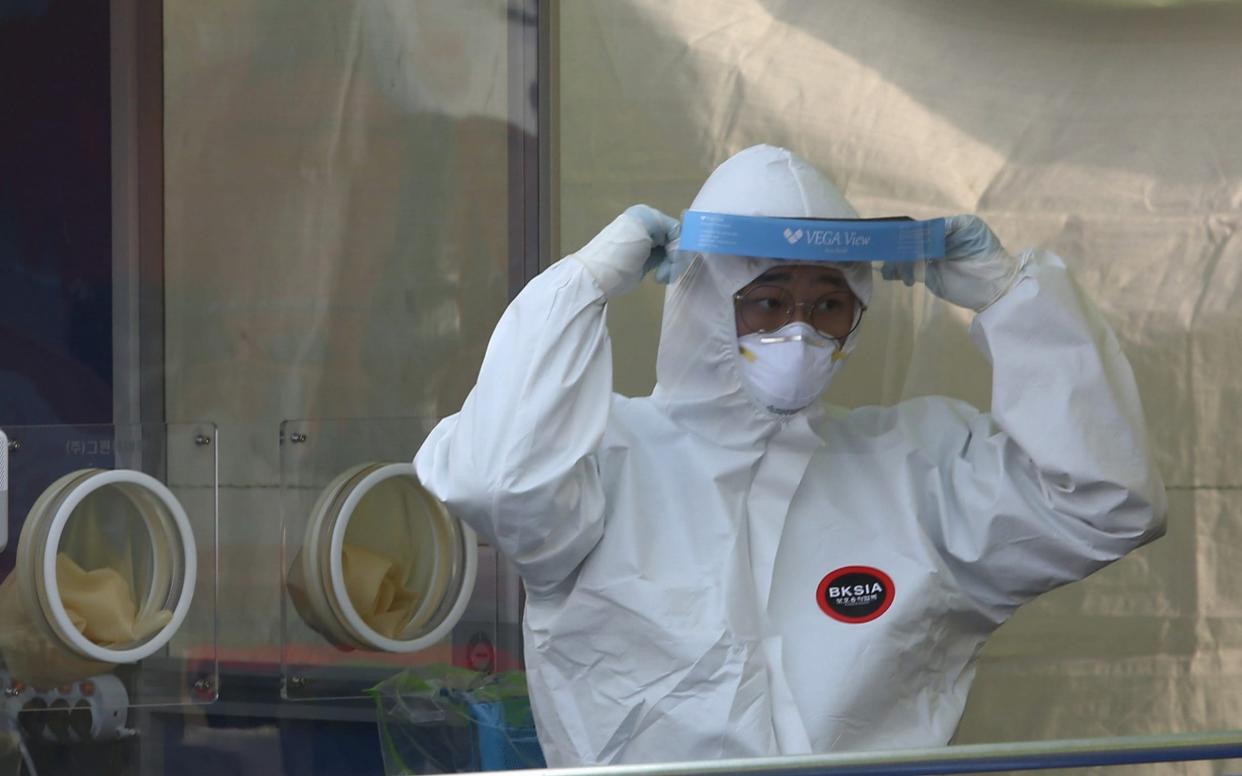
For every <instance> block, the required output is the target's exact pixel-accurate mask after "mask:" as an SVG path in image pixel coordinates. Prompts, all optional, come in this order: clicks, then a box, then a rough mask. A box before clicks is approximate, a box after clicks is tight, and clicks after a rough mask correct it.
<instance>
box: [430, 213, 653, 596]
mask: <svg viewBox="0 0 1242 776" xmlns="http://www.w3.org/2000/svg"><path fill="white" fill-rule="evenodd" d="M676 223H677V222H676V221H674V220H672V219H670V218H668V217H667V216H664V215H663V214H660V213H658V211H655V210H653V209H651V208H648V207H645V206H635V207H633V208H630V209H629V210H627V211H626V212H625V213H624V214H622V215H621V216H620V217H618V218H617V219H616V220H615V221H613V222H612V223H611V224H609V225H608V226H607V227H605V228H604V230H603V231H602V232H600V234H599V235H598V236H596V237H595V239H593V240H592V241H591V242H590V243H588V244H587V245H586V246H585V247H584V248H582V249H581V250H580V251H578V252H577V253H575V254H572V255H571V256H568V257H566V258H565V259H563V260H561V261H559V262H557V263H556V264H554V265H553V266H552V267H550V268H549V269H548V270H547V271H545V272H543V273H542V274H541V275H539V276H538V277H536V278H535V279H534V280H532V281H531V282H530V283H529V284H528V285H527V286H526V288H525V289H523V290H522V292H521V293H520V294H518V296H517V298H516V299H514V300H513V303H512V304H510V305H509V308H508V309H507V310H506V311H505V313H504V315H503V317H502V318H501V319H500V323H499V324H497V326H496V330H495V332H494V333H493V334H492V339H491V342H490V343H489V344H488V347H487V353H486V355H485V356H484V358H483V365H482V368H481V370H480V372H479V379H478V382H477V384H476V385H475V387H474V389H473V390H472V391H471V392H470V395H469V396H468V397H467V398H466V401H465V404H464V405H463V406H462V409H461V412H459V413H457V414H456V415H452V416H450V417H448V418H445V419H444V420H443V421H441V422H440V423H439V425H437V426H436V428H435V429H434V430H433V431H432V432H431V434H430V436H428V438H427V440H426V441H425V442H424V443H423V446H422V448H421V449H420V450H419V451H418V454H417V456H415V458H414V463H415V467H416V468H417V470H418V476H419V478H420V479H421V480H422V482H423V484H424V485H425V486H426V487H427V489H428V490H430V491H431V493H433V494H434V495H435V496H436V497H437V498H439V499H441V500H442V501H444V502H445V504H447V505H448V507H449V509H450V510H451V511H452V512H453V514H455V515H457V516H458V517H460V518H461V519H462V520H464V521H465V522H466V523H468V524H469V525H470V526H471V527H473V528H474V529H475V530H476V531H477V532H479V534H480V535H481V536H483V537H484V538H486V539H487V540H488V541H489V542H491V543H492V544H494V545H495V546H496V547H498V548H499V549H500V550H501V552H503V553H505V555H507V556H508V557H509V558H510V559H511V560H512V561H513V562H514V563H515V564H516V565H517V567H518V570H519V572H520V573H521V574H522V577H523V578H524V579H525V581H526V583H527V587H528V589H529V590H530V591H531V592H532V593H533V594H538V593H540V592H543V591H546V590H549V589H551V588H554V587H555V586H556V585H557V584H559V583H560V582H561V581H563V580H564V579H565V578H566V577H567V576H568V575H569V574H570V573H571V572H572V571H573V570H574V569H575V568H576V567H577V566H578V564H580V563H581V562H582V560H583V559H584V558H585V557H586V555H587V553H589V552H590V551H591V549H592V548H593V547H594V546H595V544H596V543H597V542H598V541H599V538H600V536H601V535H602V532H603V517H604V497H603V489H602V488H601V485H600V481H599V471H598V468H597V465H596V461H595V455H594V454H595V451H596V450H597V448H598V447H599V443H600V440H601V439H602V437H603V435H604V429H605V427H606V425H607V422H608V413H609V407H610V404H611V401H612V348H611V343H610V340H609V337H608V330H607V327H606V325H605V313H604V311H605V303H606V301H607V300H608V299H609V298H613V297H616V296H617V295H619V294H621V293H624V292H625V291H628V290H629V289H631V288H633V287H634V286H636V285H637V284H638V282H639V281H640V280H641V278H642V273H643V270H644V264H645V263H647V262H649V261H651V259H652V258H653V256H654V257H655V258H659V257H660V256H661V251H660V250H658V248H659V247H660V246H662V245H664V243H665V242H667V240H669V239H670V237H671V236H670V232H675V231H676Z"/></svg>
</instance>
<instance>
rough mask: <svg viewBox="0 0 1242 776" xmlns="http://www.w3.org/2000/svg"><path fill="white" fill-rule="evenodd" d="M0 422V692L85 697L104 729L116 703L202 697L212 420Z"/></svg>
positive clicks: (26, 702) (213, 680)
mask: <svg viewBox="0 0 1242 776" xmlns="http://www.w3.org/2000/svg"><path fill="white" fill-rule="evenodd" d="M4 432H5V434H6V435H7V436H8V437H9V444H10V452H11V454H10V456H9V468H8V475H9V484H10V488H9V492H8V499H9V507H10V510H11V517H12V518H13V525H12V526H11V531H12V535H13V541H12V542H10V544H9V546H8V548H7V549H6V550H5V551H4V552H3V553H2V554H0V578H2V580H3V581H0V590H2V592H0V609H3V611H4V616H3V617H2V618H0V654H2V660H0V663H2V665H0V671H2V672H3V676H2V677H0V683H2V684H3V686H4V687H5V689H6V690H8V691H10V693H9V697H10V698H14V699H15V702H20V703H19V705H21V706H22V708H33V707H36V706H37V707H43V706H47V707H48V708H64V709H70V708H72V707H74V706H75V705H77V704H79V703H82V704H86V705H88V706H90V707H91V711H92V713H93V714H96V715H99V714H105V715H107V716H108V717H109V720H112V719H113V717H114V716H115V720H116V721H115V724H113V722H111V721H110V722H109V723H108V725H109V726H110V727H109V730H111V731H112V733H116V732H117V731H118V730H120V729H121V728H124V727H125V721H126V718H127V716H128V712H127V709H128V708H137V707H145V706H168V705H182V704H202V703H210V702H211V701H213V700H215V698H216V695H217V688H218V686H219V680H218V676H217V667H216V630H215V623H216V597H215V596H216V576H215V567H216V521H217V515H216V480H215V477H216V468H217V451H218V447H219V445H218V442H217V439H216V433H215V428H214V427H213V426H212V425H211V424H203V423H197V424H169V425H165V424H159V423H151V424H143V425H136V426H110V425H79V426H8V427H5V428H4ZM18 537H20V538H18ZM53 585H54V587H53ZM40 724H41V725H42V724H43V723H40ZM48 724H51V725H52V727H55V726H56V725H58V724H60V722H59V721H56V722H49V723H48ZM92 724H95V726H96V728H98V727H99V724H102V723H99V721H98V720H96V722H95V723H92ZM114 728H115V729H114ZM95 734H96V735H98V736H102V737H108V736H106V735H105V734H104V733H103V732H101V731H100V730H96V731H95ZM109 735H110V734H109Z"/></svg>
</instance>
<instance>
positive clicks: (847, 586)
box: [815, 566, 896, 624]
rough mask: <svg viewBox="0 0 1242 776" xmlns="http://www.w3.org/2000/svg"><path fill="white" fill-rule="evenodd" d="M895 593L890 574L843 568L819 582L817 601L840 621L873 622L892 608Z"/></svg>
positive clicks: (865, 567)
mask: <svg viewBox="0 0 1242 776" xmlns="http://www.w3.org/2000/svg"><path fill="white" fill-rule="evenodd" d="M895 593H896V590H895V589H894V587H893V579H892V577H890V576H889V575H888V574H885V573H884V572H883V571H880V570H879V569H877V568H874V567H872V566H842V567H841V568H839V569H836V570H835V571H830V572H829V573H828V576H826V577H824V578H823V579H822V580H820V582H819V588H818V589H817V590H816V591H815V602H816V603H817V604H819V608H820V610H822V611H823V613H824V614H826V615H828V616H829V617H831V618H832V619H834V620H836V621H838V622H846V623H851V624H857V623H863V622H871V621H872V620H874V619H875V618H877V617H879V616H880V615H882V614H884V613H885V612H887V611H888V607H890V606H892V605H893V596H894V594H895Z"/></svg>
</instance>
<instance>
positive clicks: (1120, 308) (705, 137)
mask: <svg viewBox="0 0 1242 776" xmlns="http://www.w3.org/2000/svg"><path fill="white" fill-rule="evenodd" d="M1152 5H1155V3H1147V4H1143V3H1095V2H1091V3H1079V2H1071V1H1070V0H1064V1H1061V2H1056V1H1053V0H1047V1H1045V2H1024V3H996V2H987V1H986V0H955V1H952V2H950V1H948V0H874V1H873V2H868V3H857V2H850V1H849V0H821V1H820V2H815V3H802V2H781V1H780V0H675V1H672V2H670V1H669V0H577V1H576V2H572V3H562V4H560V6H559V8H560V15H559V19H558V22H559V30H560V34H559V39H558V40H559V43H560V51H559V65H560V66H559V69H558V71H557V72H558V79H559V82H558V86H559V91H558V95H559V105H560V110H559V113H558V132H557V137H556V141H557V147H558V151H559V153H558V157H557V161H558V163H559V165H560V174H561V178H560V192H559V195H560V201H561V203H562V206H561V212H560V222H561V224H562V232H561V235H560V237H561V241H562V252H568V251H570V250H573V249H574V248H575V247H577V246H579V245H581V244H582V243H583V242H585V241H586V240H587V239H589V238H590V236H591V235H592V234H594V232H595V231H596V230H598V229H599V228H600V227H601V226H602V225H604V224H605V223H607V222H608V221H609V220H610V219H611V218H612V217H613V216H614V215H615V214H616V213H618V212H620V211H621V210H622V209H624V208H625V207H626V206H627V205H629V204H631V203H633V202H639V201H644V202H648V203H650V204H652V205H655V206H657V207H660V208H662V209H664V210H666V211H668V212H671V213H676V212H678V211H679V210H681V209H683V208H685V207H686V206H687V204H688V203H689V201H690V199H691V198H692V196H693V194H694V192H695V191H696V190H697V188H698V186H699V185H700V184H701V182H702V180H703V179H704V177H705V176H706V175H707V173H708V172H709V171H710V170H711V169H712V168H713V167H714V165H715V164H717V163H719V162H720V161H721V160H723V159H725V158H727V157H728V156H729V155H730V154H732V153H734V152H736V151H738V150H740V149H741V148H744V147H746V146H749V145H752V144H755V143H773V144H778V145H785V146H788V147H789V148H791V149H793V150H795V151H797V152H798V153H800V154H802V155H804V156H806V157H807V158H809V159H811V160H812V161H813V162H815V163H816V164H818V165H819V166H820V167H821V168H822V169H823V170H824V171H826V172H827V173H828V174H829V175H830V176H831V177H833V178H834V179H835V180H836V182H837V183H838V184H840V185H841V186H842V187H843V189H844V191H845V193H846V195H847V196H848V197H849V198H850V200H851V201H852V202H853V203H854V204H855V205H856V206H857V207H858V209H859V210H860V211H861V212H862V214H863V215H865V216H883V215H894V214H908V215H912V216H916V217H929V216H935V215H943V214H948V213H954V212H978V213H979V214H981V215H982V216H983V217H984V218H985V219H987V220H988V222H989V223H991V224H992V226H993V227H994V229H995V230H996V231H997V233H998V234H999V235H1000V236H1001V238H1002V240H1004V242H1005V243H1006V244H1007V245H1008V246H1010V247H1011V248H1012V249H1014V250H1019V249H1021V248H1023V247H1026V246H1031V245H1035V244H1040V245H1045V246H1048V247H1050V248H1052V249H1053V250H1056V251H1057V252H1058V253H1060V254H1062V255H1064V256H1065V257H1066V258H1067V260H1068V262H1069V264H1070V265H1071V267H1072V269H1073V270H1074V272H1075V274H1076V277H1077V279H1078V281H1079V283H1080V284H1081V286H1082V288H1083V290H1084V293H1087V294H1089V295H1090V296H1091V297H1092V298H1093V299H1094V300H1095V301H1096V302H1097V304H1098V306H1099V307H1100V309H1101V310H1102V312H1103V313H1104V315H1105V316H1106V317H1107V318H1108V320H1109V321H1110V323H1111V324H1112V325H1113V327H1114V328H1115V329H1116V331H1117V334H1118V336H1119V338H1120V340H1121V343H1122V346H1123V347H1124V348H1125V350H1126V352H1127V355H1128V356H1129V358H1130V360H1131V362H1132V364H1133V366H1134V369H1135V372H1136V377H1137V379H1138V383H1139V387H1140V390H1141V392H1142V395H1143V399H1144V404H1145V407H1146V408H1147V416H1148V423H1149V428H1150V429H1151V432H1152V436H1153V443H1154V446H1155V453H1156V456H1157V460H1158V461H1159V464H1160V466H1161V469H1162V471H1163V473H1164V476H1165V479H1166V482H1167V483H1168V485H1169V489H1170V500H1171V510H1170V515H1169V535H1168V536H1167V537H1166V538H1164V539H1162V540H1160V541H1159V542H1156V543H1155V544H1154V545H1152V546H1150V547H1147V548H1144V549H1143V550H1142V551H1140V552H1138V553H1137V554H1135V555H1134V556H1131V557H1130V558H1127V559H1126V560H1125V561H1123V562H1121V563H1119V564H1117V565H1116V566H1113V567H1111V568H1109V569H1107V570H1105V571H1104V572H1102V573H1100V574H1098V575H1096V576H1095V577H1093V578H1091V579H1090V580H1087V581H1086V582H1084V583H1080V584H1076V585H1072V586H1070V587H1068V588H1065V589H1062V590H1060V591H1057V592H1055V593H1054V594H1052V595H1049V596H1047V597H1045V598H1043V599H1041V600H1040V601H1038V602H1036V603H1035V604H1033V605H1031V606H1029V607H1027V608H1026V609H1024V610H1023V611H1021V612H1019V614H1018V616H1017V617H1015V618H1014V620H1013V621H1012V622H1010V623H1009V624H1008V625H1006V626H1005V627H1004V628H1003V629H1002V630H1001V631H1000V632H999V633H998V634H997V636H996V637H995V638H994V639H993V641H992V642H991V643H990V645H989V646H988V648H987V649H986V650H985V651H984V654H983V657H982V660H981V663H980V670H979V676H978V680H977V682H976V684H975V688H974V691H973V693H972V696H971V700H970V704H969V706H968V709H967V712H966V715H965V718H964V721H963V723H962V725H961V727H960V729H959V732H958V736H957V740H958V741H960V742H963V743H966V742H970V743H976V742H995V741H1011V740H1024V739H1053V738H1066V737H1082V736H1114V735H1129V734H1144V733H1171V732H1186V731H1205V730H1218V729H1230V728H1237V727H1239V726H1242V578H1240V577H1239V575H1238V574H1237V571H1236V570H1237V569H1239V568H1242V549H1239V548H1242V472H1240V471H1239V469H1238V467H1237V461H1238V460H1239V458H1240V457H1242V456H1240V455H1239V454H1240V453H1242V449H1240V446H1239V442H1238V438H1237V434H1236V429H1237V428H1238V427H1239V425H1240V423H1242V389H1240V388H1239V387H1238V385H1239V380H1238V376H1237V369H1238V367H1237V365H1236V364H1237V359H1236V356H1235V351H1236V344H1235V343H1236V340H1237V336H1238V333H1239V332H1242V305H1240V304H1239V303H1238V302H1237V289H1238V288H1239V287H1240V286H1242V239H1239V237H1238V234H1239V226H1240V224H1242V214H1240V212H1239V205H1240V204H1242V144H1240V143H1238V141H1237V138H1239V137H1242V113H1240V112H1239V111H1238V110H1237V106H1238V105H1242V81H1240V79H1239V78H1238V74H1239V73H1242V46H1239V45H1238V41H1239V40H1242V4H1237V3H1183V4H1177V5H1178V7H1175V8H1169V9H1161V8H1153V7H1148V6H1152ZM661 302H662V295H661V291H660V290H659V289H657V288H655V287H653V286H650V285H649V286H647V287H644V289H643V290H642V291H640V292H639V293H636V294H634V295H632V296H630V297H627V298H624V299H622V300H620V301H618V302H616V303H614V304H613V305H611V307H610V310H609V326H610V330H611V332H612V335H613V344H614V360H615V362H616V363H617V365H618V369H617V371H616V376H617V381H618V384H619V388H620V389H621V390H623V391H624V392H627V393H633V394H638V393H645V392H646V391H648V390H650V387H651V384H652V382H653V381H654V363H655V359H654V353H655V343H656V338H657V335H658V331H659V321H660V308H661ZM967 323H968V317H967V316H966V315H965V314H964V313H962V312H961V311H959V310H956V309H953V308H950V307H949V306H947V305H945V304H943V303H940V302H938V301H936V300H933V299H930V298H929V297H928V296H927V295H926V294H924V293H922V292H921V291H920V290H918V289H914V290H907V289H905V288H902V287H894V286H892V285H888V284H883V285H881V286H880V287H879V288H878V289H877V299H876V301H875V304H874V305H873V307H872V309H871V310H870V311H869V312H868V313H867V316H866V318H865V320H864V322H863V330H862V332H861V335H860V343H859V347H858V350H857V351H856V352H855V353H854V355H853V356H852V357H851V360H850V362H849V363H848V364H847V365H846V368H845V370H844V372H843V373H842V374H841V375H840V376H839V377H838V378H837V380H836V381H835V382H834V384H833V386H832V388H831V389H830V395H829V397H828V398H829V399H830V400H831V401H833V402H835V403H840V404H846V405H861V404H869V403H877V402H884V403H887V402H894V401H898V400H901V399H904V398H908V397H912V396H916V395H921V394H930V393H936V394H947V395H950V396H956V397H959V398H963V399H966V400H968V401H971V402H972V403H974V404H976V405H978V406H981V407H985V408H986V407H987V406H988V404H989V388H988V386H989V368H988V365H987V362H986V361H985V360H984V359H983V358H982V357H981V356H980V355H979V354H978V353H977V352H976V351H975V350H974V349H973V347H972V346H971V345H970V343H969V341H968V339H967V336H966V325H967ZM1209 767H1210V766H1186V769H1188V770H1195V769H1199V768H1209ZM1219 767H1223V766H1219Z"/></svg>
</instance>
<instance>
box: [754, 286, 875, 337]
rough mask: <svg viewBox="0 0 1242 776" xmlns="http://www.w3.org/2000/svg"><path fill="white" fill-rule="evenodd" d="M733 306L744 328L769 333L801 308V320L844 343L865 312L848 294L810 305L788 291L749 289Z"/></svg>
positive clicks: (833, 294)
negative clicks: (796, 298) (795, 297)
mask: <svg viewBox="0 0 1242 776" xmlns="http://www.w3.org/2000/svg"><path fill="white" fill-rule="evenodd" d="M733 303H734V306H735V307H736V309H737V312H738V315H739V316H740V317H741V319H742V323H744V324H745V325H746V328H748V329H750V330H751V331H755V332H760V333H764V332H770V331H776V330H777V329H779V328H781V327H782V326H785V325H786V324H788V323H789V322H790V321H792V320H793V319H794V311H795V310H796V309H798V308H799V307H801V308H802V320H804V321H806V322H807V323H809V324H811V326H812V327H814V329H815V330H816V331H818V332H819V333H820V334H823V335H824V336H826V337H831V338H833V339H835V340H838V341H844V340H845V338H846V337H848V336H849V335H850V334H851V333H852V332H853V331H854V329H856V328H858V324H859V322H860V321H862V314H863V312H864V311H865V310H866V309H867V308H866V307H865V306H864V305H863V304H862V303H861V302H859V301H858V299H857V298H855V296H854V295H853V294H852V293H850V292H849V291H833V292H830V293H827V294H824V295H823V296H821V297H819V298H818V299H816V300H814V301H811V302H799V301H797V300H795V299H794V296H793V294H792V293H791V292H790V291H789V289H787V288H783V287H781V286H752V287H750V288H746V289H743V290H741V291H739V292H737V293H736V294H734V295H733Z"/></svg>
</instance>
